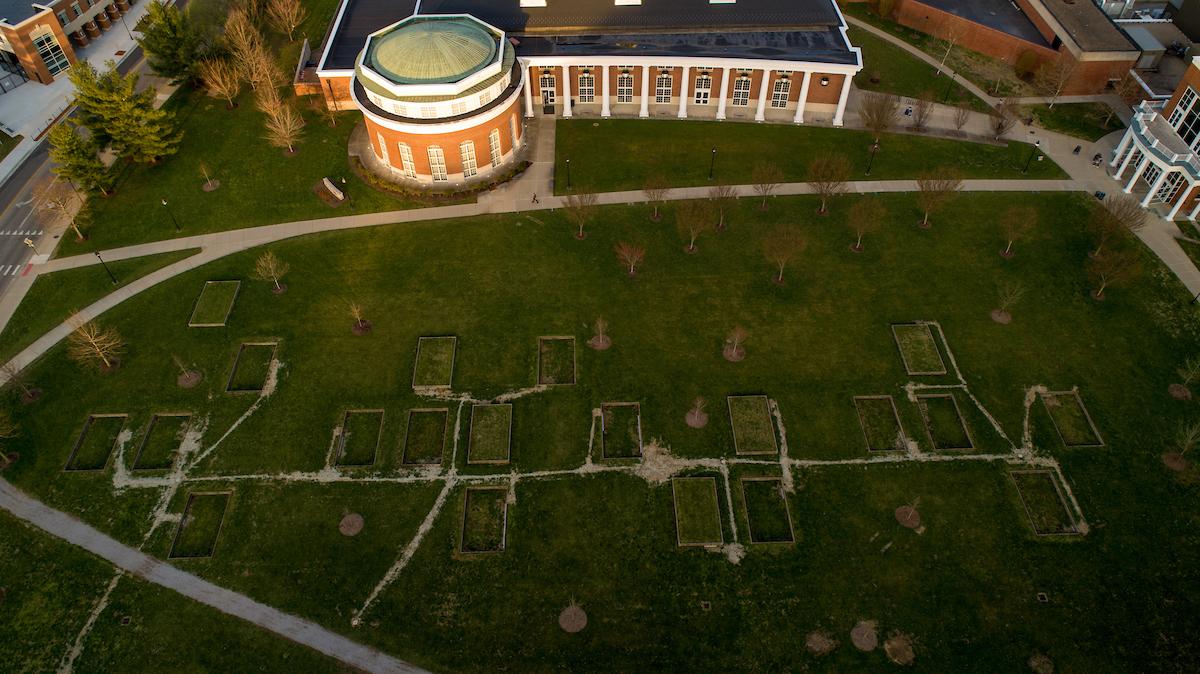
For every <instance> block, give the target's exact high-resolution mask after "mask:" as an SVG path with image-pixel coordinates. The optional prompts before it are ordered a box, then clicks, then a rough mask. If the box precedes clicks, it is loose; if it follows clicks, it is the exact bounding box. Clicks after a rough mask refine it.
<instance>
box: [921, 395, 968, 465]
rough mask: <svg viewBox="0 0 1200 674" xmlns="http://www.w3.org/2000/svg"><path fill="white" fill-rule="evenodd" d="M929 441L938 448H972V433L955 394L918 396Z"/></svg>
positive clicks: (935, 448)
mask: <svg viewBox="0 0 1200 674" xmlns="http://www.w3.org/2000/svg"><path fill="white" fill-rule="evenodd" d="M917 401H918V402H917V404H918V405H920V407H921V416H922V417H923V418H924V420H925V431H926V433H928V434H929V442H930V443H931V444H932V445H933V449H934V450H935V451H936V450H947V449H949V450H954V449H972V448H973V445H972V444H971V435H970V433H969V432H968V431H967V426H966V422H965V421H964V420H963V418H962V414H961V413H960V412H959V410H958V404H957V403H956V401H955V398H954V394H952V393H942V394H933V395H922V396H919V397H918V398H917Z"/></svg>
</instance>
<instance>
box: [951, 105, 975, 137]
mask: <svg viewBox="0 0 1200 674" xmlns="http://www.w3.org/2000/svg"><path fill="white" fill-rule="evenodd" d="M970 120H971V111H970V110H968V109H966V108H955V109H954V128H955V129H958V130H959V131H962V128H963V127H964V126H966V125H967V122H969V121H970Z"/></svg>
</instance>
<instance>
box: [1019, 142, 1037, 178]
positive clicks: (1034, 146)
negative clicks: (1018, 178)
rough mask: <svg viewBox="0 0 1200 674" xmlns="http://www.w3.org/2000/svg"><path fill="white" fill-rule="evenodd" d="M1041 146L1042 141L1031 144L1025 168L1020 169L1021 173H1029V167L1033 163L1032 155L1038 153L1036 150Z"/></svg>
mask: <svg viewBox="0 0 1200 674" xmlns="http://www.w3.org/2000/svg"><path fill="white" fill-rule="evenodd" d="M1041 146H1042V141H1040V140H1039V141H1037V142H1035V143H1034V144H1033V150H1032V151H1031V152H1030V153H1029V159H1026V160H1025V168H1023V169H1021V173H1029V165H1030V164H1032V163H1033V155H1035V154H1037V153H1038V148H1040V147H1041Z"/></svg>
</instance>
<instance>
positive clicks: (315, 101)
mask: <svg viewBox="0 0 1200 674" xmlns="http://www.w3.org/2000/svg"><path fill="white" fill-rule="evenodd" d="M308 105H309V108H311V109H312V111H313V112H315V113H317V114H318V115H321V116H322V117H324V118H325V121H326V122H329V128H331V129H332V128H336V127H337V118H338V111H337V108H336V107H335V106H330V105H329V103H328V102H326V101H325V98H324V97H323V96H310V97H309V100H308ZM335 105H336V104H335Z"/></svg>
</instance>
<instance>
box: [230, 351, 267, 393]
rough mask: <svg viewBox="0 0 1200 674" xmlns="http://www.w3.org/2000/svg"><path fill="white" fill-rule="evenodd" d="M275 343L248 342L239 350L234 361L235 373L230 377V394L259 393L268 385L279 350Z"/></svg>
mask: <svg viewBox="0 0 1200 674" xmlns="http://www.w3.org/2000/svg"><path fill="white" fill-rule="evenodd" d="M278 348H279V347H278V345H277V344H275V343H273V342H272V343H266V342H261V343H260V342H246V343H244V344H242V345H241V347H239V348H238V352H237V357H236V358H235V359H234V361H233V373H232V374H230V375H229V386H228V387H227V390H228V391H229V392H230V393H257V392H258V391H261V390H262V389H263V386H265V385H266V383H267V376H268V375H269V374H270V372H271V363H272V362H273V361H274V360H275V352H276V350H277V349H278Z"/></svg>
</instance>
